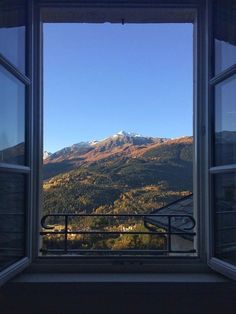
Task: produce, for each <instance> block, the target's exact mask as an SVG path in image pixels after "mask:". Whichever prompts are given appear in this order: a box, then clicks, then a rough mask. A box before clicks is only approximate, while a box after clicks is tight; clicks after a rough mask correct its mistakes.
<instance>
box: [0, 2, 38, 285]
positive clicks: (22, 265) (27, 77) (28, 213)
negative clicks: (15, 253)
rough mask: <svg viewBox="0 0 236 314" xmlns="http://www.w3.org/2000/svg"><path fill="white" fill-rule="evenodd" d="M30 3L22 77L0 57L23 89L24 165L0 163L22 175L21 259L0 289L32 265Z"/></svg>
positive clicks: (0, 279)
mask: <svg viewBox="0 0 236 314" xmlns="http://www.w3.org/2000/svg"><path fill="white" fill-rule="evenodd" d="M32 9H33V6H32V3H31V1H29V0H26V1H25V7H24V11H25V73H23V72H21V70H20V69H18V68H17V66H16V65H14V64H13V63H12V62H11V61H9V60H8V59H7V58H5V57H4V56H3V55H2V54H1V53H0V65H1V66H2V67H3V68H4V69H5V70H6V71H7V72H8V73H9V74H10V75H12V76H13V77H14V78H16V79H17V80H18V81H20V82H21V83H22V84H23V85H24V87H25V164H24V165H18V164H10V163H5V162H2V163H0V172H2V173H11V174H22V175H24V177H25V178H24V181H25V193H24V198H25V226H24V232H25V236H24V244H25V247H24V256H23V257H21V258H20V259H19V260H18V261H16V262H14V263H12V264H11V265H9V266H8V267H6V268H4V269H3V270H2V271H1V272H0V286H1V285H2V284H4V283H5V282H7V281H8V280H9V279H11V278H12V277H14V276H15V275H16V274H19V273H20V272H22V271H23V270H24V269H26V268H27V267H28V266H29V265H30V263H31V261H32V245H31V244H32V241H31V234H32V209H33V206H32V201H33V199H32V178H33V177H32V175H33V173H32V167H31V166H32V160H33V156H32V151H33V147H32V135H33V124H32V118H33V106H32V104H33V102H32V95H33V91H32V85H33V83H32V61H33V59H32V52H31V51H32V24H33V21H32V17H33V16H32Z"/></svg>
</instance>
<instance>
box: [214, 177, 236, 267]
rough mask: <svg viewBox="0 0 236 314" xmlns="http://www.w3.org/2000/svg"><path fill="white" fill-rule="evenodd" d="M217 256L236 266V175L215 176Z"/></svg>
mask: <svg viewBox="0 0 236 314" xmlns="http://www.w3.org/2000/svg"><path fill="white" fill-rule="evenodd" d="M214 199H215V203H214V209H215V218H216V220H215V243H216V246H215V255H216V257H219V258H221V259H223V260H226V261H228V262H230V263H233V264H235V265H236V174H235V173H225V174H217V175H215V197H214Z"/></svg>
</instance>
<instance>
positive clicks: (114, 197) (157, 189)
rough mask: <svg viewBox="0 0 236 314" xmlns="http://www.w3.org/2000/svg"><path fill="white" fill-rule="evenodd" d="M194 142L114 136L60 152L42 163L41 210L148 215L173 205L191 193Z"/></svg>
mask: <svg viewBox="0 0 236 314" xmlns="http://www.w3.org/2000/svg"><path fill="white" fill-rule="evenodd" d="M135 139H138V140H139V142H136V140H135ZM192 144H193V140H192V137H183V138H179V139H169V140H168V139H162V138H151V137H142V136H135V135H130V134H117V135H116V136H114V135H113V136H112V137H109V138H107V139H104V140H102V141H99V142H97V143H96V144H93V145H91V144H90V143H86V144H85V145H81V144H79V145H76V146H75V145H73V146H71V147H69V148H66V149H64V150H60V151H59V152H57V153H55V154H53V155H54V156H53V155H51V156H50V157H49V158H47V160H45V165H44V179H45V182H44V211H45V213H48V212H59V211H62V210H63V211H70V212H74V211H79V212H81V211H82V212H84V211H85V212H94V211H96V212H99V211H104V210H105V211H108V212H125V211H128V212H130V211H131V212H133V211H135V212H149V211H150V210H151V209H154V208H158V207H160V206H161V205H162V204H163V202H167V203H168V202H169V201H174V200H175V199H176V198H179V195H182V194H183V195H185V193H190V192H191V191H192V172H193V169H192V155H193V145H192ZM81 150H82V151H81Z"/></svg>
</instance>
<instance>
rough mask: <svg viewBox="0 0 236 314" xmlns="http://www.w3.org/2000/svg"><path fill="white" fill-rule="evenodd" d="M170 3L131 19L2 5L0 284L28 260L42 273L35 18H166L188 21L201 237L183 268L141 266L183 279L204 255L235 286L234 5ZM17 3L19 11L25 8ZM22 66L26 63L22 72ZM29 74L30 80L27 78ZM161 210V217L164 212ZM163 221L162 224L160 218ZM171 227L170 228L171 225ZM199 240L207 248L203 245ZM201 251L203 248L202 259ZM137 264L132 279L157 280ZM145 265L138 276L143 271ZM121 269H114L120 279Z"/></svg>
mask: <svg viewBox="0 0 236 314" xmlns="http://www.w3.org/2000/svg"><path fill="white" fill-rule="evenodd" d="M174 2H175V4H174V5H173V4H171V3H170V2H168V3H169V5H168V8H167V6H166V1H165V2H163V3H162V4H161V3H160V2H159V1H158V3H157V5H156V6H155V5H154V4H152V5H150V6H148V5H147V4H146V3H145V2H143V3H142V4H141V5H140V6H139V5H138V4H137V7H135V9H134V8H133V7H132V6H130V5H129V3H127V4H125V5H123V6H122V8H119V6H118V5H117V7H116V8H115V7H114V6H108V7H107V8H105V7H104V6H103V7H100V6H99V4H97V5H96V6H95V7H94V6H93V5H92V4H91V6H90V7H89V6H87V7H83V5H81V4H79V3H78V1H70V6H67V5H65V3H64V6H63V5H62V3H61V1H58V2H57V1H49V3H48V2H47V1H36V0H35V1H34V2H32V1H2V2H1V4H0V83H1V85H0V97H1V104H0V113H1V115H0V197H1V202H0V274H1V282H4V281H6V280H7V279H9V278H11V277H12V276H13V275H15V274H17V273H19V272H20V271H21V270H22V269H24V268H25V267H26V266H27V265H29V264H30V260H31V256H32V254H33V256H34V261H36V262H37V263H38V264H37V263H35V264H37V265H39V267H40V266H41V265H42V264H44V265H45V259H44V258H43V257H40V258H39V257H38V251H39V247H40V246H39V245H38V239H39V233H40V230H39V229H40V228H39V208H40V206H41V204H40V199H41V198H40V185H41V174H42V168H41V153H42V107H41V105H42V93H41V92H42V85H41V83H42V72H41V70H42V68H41V65H42V59H41V56H42V50H41V48H42V47H41V43H40V40H41V37H40V27H41V26H42V25H41V21H42V20H40V18H39V16H40V14H42V15H41V17H42V18H43V20H45V21H50V20H53V21H58V22H63V21H64V22H68V21H70V22H73V21H77V20H78V17H79V20H80V21H81V22H90V23H92V22H96V23H101V22H104V20H105V21H107V22H116V23H120V22H122V21H123V22H125V21H127V20H129V18H130V22H134V21H137V20H139V21H140V22H141V23H146V22H147V21H151V22H153V23H155V22H156V21H157V20H158V21H160V22H164V21H168V22H173V17H174V19H175V22H188V21H189V20H192V19H194V17H195V22H196V28H195V40H194V49H195V52H196V53H195V60H194V69H195V71H194V84H196V85H195V89H194V102H195V111H194V132H195V150H194V163H195V165H196V167H195V168H194V169H195V170H194V176H195V178H196V184H195V190H194V203H195V204H196V205H195V206H196V208H197V215H196V217H195V220H196V222H197V225H198V227H199V229H200V232H199V233H198V241H197V248H198V252H199V255H198V256H197V257H194V258H191V259H189V260H188V261H186V258H184V259H180V258H175V257H173V258H172V259H168V263H166V259H165V258H164V259H160V258H159V259H158V258H155V259H152V260H151V262H150V260H149V263H150V264H152V266H153V265H154V266H156V265H157V264H158V266H160V265H162V266H163V265H164V264H163V261H165V265H164V266H166V268H165V270H167V271H168V270H170V267H171V271H173V269H174V268H173V267H175V266H176V265H179V266H180V268H175V269H176V271H178V269H181V270H182V269H183V263H184V268H185V269H187V270H189V269H191V271H195V270H196V264H197V263H198V265H203V266H204V265H206V256H205V253H206V251H208V253H209V254H208V256H209V265H210V266H211V267H212V268H214V269H215V270H217V271H219V272H222V273H224V274H226V275H228V276H230V277H234V278H235V270H236V269H235V247H236V245H235V242H236V241H235V237H236V233H235V230H236V229H235V219H236V218H235V217H236V215H235V211H236V210H235V198H236V196H235V189H236V187H235V185H236V183H235V181H236V179H235V178H236V166H235V131H236V128H235V121H236V119H235V117H234V115H235V98H236V95H235V90H236V86H235V85H236V83H235V82H236V78H235V77H236V64H235V49H236V48H235V46H236V44H235V42H236V40H235V36H236V34H235V10H236V8H235V1H233V0H227V1H223V0H217V1H210V0H208V1H206V2H207V3H208V9H209V10H207V8H206V6H205V4H206V3H205V2H204V1H197V0H196V1H187V0H186V1H185V2H184V4H183V1H179V2H178V1H174ZM26 3H27V4H28V6H27V8H26ZM32 3H33V5H32ZM45 3H46V4H47V5H45ZM31 6H33V8H32V7H31ZM144 7H145V9H144ZM208 11H209V12H208ZM33 13H34V19H33ZM208 13H209V16H208V15H207V14H208ZM32 26H34V28H33V29H34V33H32ZM208 31H209V43H208V44H207V46H205V44H206V40H205V39H206V38H205V35H206V34H207V32H208ZM213 39H214V40H213ZM31 41H33V44H34V45H32V42H31ZM32 46H33V47H34V49H32ZM213 52H214V53H213ZM208 56H209V57H208ZM212 56H214V58H213V59H214V60H212ZM31 58H32V60H34V62H31V61H32V60H31ZM206 65H207V66H206ZM32 73H34V75H33V76H32ZM208 79H209V80H208ZM32 100H33V101H32ZM207 104H209V106H207ZM208 107H209V110H208ZM207 110H208V111H207ZM32 130H33V132H32ZM206 131H207V133H206ZM206 135H208V136H206ZM33 139H34V141H33ZM33 143H34V145H33ZM206 162H207V165H206ZM209 196H210V197H209ZM188 197H189V196H188V195H187V198H188ZM182 201H183V202H182V203H181V204H182V205H183V204H187V202H188V201H189V200H188V199H187V200H186V199H183V200H182ZM185 201H186V202H185ZM172 205H173V206H175V205H176V204H172ZM172 205H171V206H172ZM178 205H179V204H178ZM182 205H181V206H182ZM165 210H166V209H165V208H163V211H165ZM32 213H33V214H34V215H32ZM208 214H209V215H208ZM206 216H208V218H209V219H207V218H206ZM163 217H166V213H165V212H164V213H163V216H162V218H163ZM149 218H150V217H146V220H145V223H146V226H148V227H149V228H150V230H151V229H152V230H151V232H157V230H156V224H157V220H155V219H153V217H152V219H151V220H150V219H149ZM175 218H178V217H175ZM186 218H187V217H186ZM63 219H64V223H65V227H64V230H59V231H58V232H61V231H62V232H63V237H64V238H65V239H68V231H70V230H69V228H68V221H67V219H68V217H67V218H66V216H63ZM158 219H159V220H158V224H161V223H163V221H161V219H160V217H159V218H158ZM168 219H172V218H167V225H168V224H169V225H170V223H171V222H169V221H168ZM177 222H178V219H176V223H177ZM44 223H45V224H44ZM99 223H101V221H100V222H99ZM43 224H44V226H46V228H47V227H49V228H51V227H50V221H46V220H44V221H43ZM95 227H96V226H95ZM153 228H154V229H155V230H154V229H153ZM169 228H170V226H169ZM187 228H188V226H187ZM48 230H49V229H48ZM167 230H168V229H167ZM169 230H170V229H169ZM208 230H209V239H207V231H208ZM174 232H175V231H174ZM167 240H168V234H167ZM207 243H208V244H209V245H208V246H207V249H206V244H207ZM67 249H68V247H66V246H65V247H63V250H65V251H66V250H67ZM91 259H92V258H90V260H91ZM65 260H66V261H65ZM72 260H73V261H72ZM117 260H118V256H117V257H116V260H113V261H114V264H115V263H116V262H117ZM50 261H51V264H52V265H53V268H54V267H55V257H53V258H52V259H51V258H48V260H47V263H50ZM56 261H57V265H59V266H60V263H63V261H64V262H65V263H66V264H67V266H68V265H69V267H70V269H71V265H72V264H74V265H75V264H78V259H76V260H75V259H71V258H67V259H65V258H64V259H60V261H59V258H58V257H56ZM137 261H138V262H139V261H140V263H139V271H145V270H146V269H149V270H150V269H152V270H155V271H156V270H157V268H155V267H152V268H149V267H150V264H147V265H146V264H144V263H143V262H144V260H143V259H142V258H141V257H138V259H137ZM87 262H88V259H83V263H84V264H86V266H87ZM103 262H104V260H103V261H101V263H103ZM118 264H119V262H118ZM130 264H131V267H132V270H133V269H134V265H133V264H132V262H130ZM190 264H191V265H193V267H192V268H189V267H188V266H189V265H190ZM107 265H108V261H107V260H106V261H105V262H104V264H103V268H102V269H103V270H104V269H105V270H107V268H106V267H107ZM145 265H146V266H147V267H144V266H145ZM59 266H58V267H59ZM93 266H94V265H93ZM113 266H114V265H112V267H113ZM47 269H48V268H47ZM51 269H52V268H51ZM58 269H61V268H60V267H59V268H58ZM58 269H57V270H58ZM67 269H68V268H67ZM74 269H75V268H74ZM76 269H78V268H76ZM90 269H91V268H90ZM111 269H114V268H111ZM122 269H123V268H122V267H121V269H119V270H122ZM129 269H130V268H129ZM159 269H160V268H159ZM80 270H81V268H80ZM64 271H65V268H64Z"/></svg>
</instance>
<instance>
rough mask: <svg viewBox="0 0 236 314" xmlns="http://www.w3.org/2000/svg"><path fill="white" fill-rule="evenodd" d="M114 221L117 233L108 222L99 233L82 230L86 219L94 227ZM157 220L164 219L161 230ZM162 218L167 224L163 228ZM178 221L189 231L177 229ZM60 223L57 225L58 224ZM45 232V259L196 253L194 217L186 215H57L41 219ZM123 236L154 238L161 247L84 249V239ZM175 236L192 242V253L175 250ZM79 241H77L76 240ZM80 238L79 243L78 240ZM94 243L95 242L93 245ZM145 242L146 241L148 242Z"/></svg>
mask: <svg viewBox="0 0 236 314" xmlns="http://www.w3.org/2000/svg"><path fill="white" fill-rule="evenodd" d="M99 218H102V219H105V220H110V219H113V220H114V223H113V224H114V225H115V229H114V228H113V227H114V226H113V227H112V224H109V223H107V222H106V224H105V225H103V226H102V227H101V228H100V229H99V228H97V226H96V225H95V227H94V226H93V227H91V228H88V226H86V227H83V226H81V224H80V222H81V220H83V219H89V220H90V222H91V223H92V222H93V220H94V219H99ZM158 218H161V219H162V226H158ZM163 218H165V220H166V224H165V226H163ZM137 219H138V220H140V221H141V222H142V225H143V228H142V230H134V229H133V228H132V226H134V225H135V224H134V221H135V220H137ZM176 219H179V220H180V219H182V220H183V221H185V225H186V220H187V221H188V224H187V227H183V229H177V228H176V226H175V221H176ZM57 220H58V221H57ZM121 222H123V223H126V224H127V226H128V225H129V227H123V228H121V229H119V228H118V226H119V223H121ZM41 227H42V231H41V232H40V235H41V236H42V238H43V240H42V248H41V252H42V254H44V255H52V254H55V255H99V256H111V255H112V256H113V255H119V256H120V255H171V254H172V253H175V254H180V255H181V254H185V255H186V254H188V253H189V254H192V253H195V252H196V250H195V249H194V245H193V239H194V236H196V232H195V231H194V228H195V220H194V218H193V217H192V216H191V215H185V214H170V215H167V214H73V213H57V214H48V215H45V216H43V217H42V219H41ZM124 235H128V236H134V237H136V240H137V237H143V236H148V237H150V238H153V237H155V238H156V239H159V240H161V243H160V245H158V244H157V245H153V244H152V243H150V244H149V243H147V245H146V247H145V248H144V247H143V245H141V247H138V244H136V246H133V247H132V246H131V247H129V245H128V246H126V247H125V248H122V249H114V248H99V247H96V245H95V246H94V245H91V247H84V242H83V241H84V240H83V236H91V237H92V236H96V237H100V239H101V238H102V237H103V238H105V239H106V240H109V239H117V237H122V236H124ZM173 236H179V237H183V238H185V239H186V237H187V238H188V239H189V241H192V248H191V249H189V248H188V249H184V248H183V249H175V248H174V247H173V245H172V244H173ZM76 237H77V239H76ZM78 237H80V239H79V240H78ZM91 242H92V241H91ZM146 242H148V241H147V239H146Z"/></svg>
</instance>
